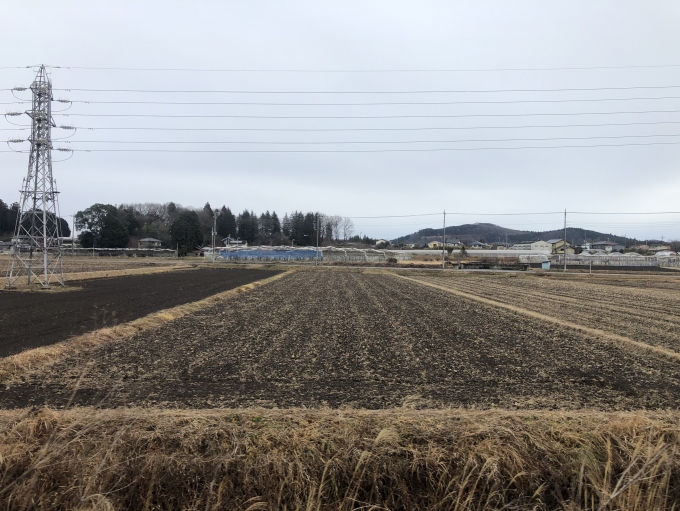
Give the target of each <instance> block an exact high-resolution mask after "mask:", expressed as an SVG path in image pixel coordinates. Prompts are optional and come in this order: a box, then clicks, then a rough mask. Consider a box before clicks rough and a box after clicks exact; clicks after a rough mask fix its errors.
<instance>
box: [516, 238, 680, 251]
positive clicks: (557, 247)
mask: <svg viewBox="0 0 680 511" xmlns="http://www.w3.org/2000/svg"><path fill="white" fill-rule="evenodd" d="M576 248H577V247H574V246H572V244H571V243H569V242H568V241H567V242H565V241H564V240H563V239H552V240H548V241H525V242H523V243H517V244H515V245H513V246H511V247H509V249H510V250H533V251H543V252H550V253H551V254H564V252H565V250H566V253H567V254H574V253H576ZM578 248H580V249H581V251H582V252H588V253H591V254H596V253H611V252H622V251H623V250H624V249H625V248H626V247H625V246H623V245H621V244H620V243H615V242H613V241H596V242H594V243H589V242H585V243H583V244H582V245H580V247H578ZM635 248H637V249H639V250H645V251H649V252H656V253H657V254H658V253H663V254H665V253H671V252H670V246H669V245H665V244H653V245H636V246H635Z"/></svg>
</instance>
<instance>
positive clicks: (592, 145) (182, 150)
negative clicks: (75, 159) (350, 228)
mask: <svg viewBox="0 0 680 511" xmlns="http://www.w3.org/2000/svg"><path fill="white" fill-rule="evenodd" d="M677 144H680V142H645V143H626V144H591V145H557V146H516V147H442V148H422V149H421V148H418V149H349V150H348V149H337V150H335V149H299V150H298V149H294V150H293V149H267V150H263V149H253V150H247V149H243V150H241V149H70V150H72V151H77V152H86V153H99V152H109V153H123V152H130V153H132V152H137V153H397V152H450V151H488V150H502V151H504V150H517V149H588V148H598V147H630V146H654V145H656V146H658V145H677Z"/></svg>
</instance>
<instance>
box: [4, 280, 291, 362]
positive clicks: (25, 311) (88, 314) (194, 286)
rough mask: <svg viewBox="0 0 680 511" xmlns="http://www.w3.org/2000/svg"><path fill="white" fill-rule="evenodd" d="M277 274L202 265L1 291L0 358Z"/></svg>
mask: <svg viewBox="0 0 680 511" xmlns="http://www.w3.org/2000/svg"><path fill="white" fill-rule="evenodd" d="M277 273H280V272H278V271H271V270H252V269H224V268H215V269H212V268H206V269H197V270H189V271H174V272H167V273H156V274H150V275H131V276H125V277H114V278H103V279H93V280H82V281H71V282H69V284H70V285H72V286H77V287H79V288H82V289H80V290H78V291H74V292H70V293H50V292H29V293H26V292H16V291H3V292H0V339H2V342H0V357H6V356H8V355H13V354H15V353H19V352H21V351H23V350H26V349H30V348H37V347H39V346H46V345H49V344H54V343H56V342H59V341H63V340H65V339H67V338H68V337H71V336H73V335H78V334H83V333H85V332H89V331H91V330H96V329H98V328H102V327H107V326H114V325H116V324H119V323H125V322H127V321H132V320H134V319H137V318H141V317H143V316H146V315H148V314H151V313H152V312H156V311H159V310H162V309H167V308H169V307H175V306H177V305H181V304H184V303H188V302H193V301H196V300H201V299H203V298H206V297H208V296H211V295H214V294H217V293H220V292H222V291H227V290H229V289H233V288H235V287H238V286H242V285H244V284H248V283H250V282H254V281H256V280H260V279H263V278H267V277H271V276H273V275H276V274H277Z"/></svg>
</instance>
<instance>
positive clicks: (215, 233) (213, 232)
mask: <svg viewBox="0 0 680 511" xmlns="http://www.w3.org/2000/svg"><path fill="white" fill-rule="evenodd" d="M216 235H217V212H216V211H213V228H212V261H213V263H214V262H215V260H216V259H217V258H216V257H215V236H216Z"/></svg>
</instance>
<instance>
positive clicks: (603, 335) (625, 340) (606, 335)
mask: <svg viewBox="0 0 680 511" xmlns="http://www.w3.org/2000/svg"><path fill="white" fill-rule="evenodd" d="M389 274H390V275H393V276H395V277H398V278H401V279H405V280H408V281H411V282H415V283H417V284H420V285H422V286H427V287H431V288H434V289H438V290H440V291H445V292H447V293H451V294H454V295H456V296H460V297H462V298H468V299H470V300H474V301H477V302H480V303H484V304H486V305H491V306H493V307H498V308H501V309H506V310H509V311H512V312H515V313H517V314H522V315H524V316H529V317H531V318H534V319H539V320H542V321H547V322H550V323H554V324H557V325H560V326H564V327H567V328H572V329H574V330H578V331H581V332H584V333H587V334H589V335H592V336H594V337H595V338H600V339H606V340H608V341H613V342H616V343H622V344H624V345H628V346H629V347H634V348H638V349H642V350H647V351H653V352H655V353H658V354H661V355H665V356H667V357H669V358H672V359H674V360H680V353H677V352H675V351H672V350H670V349H666V348H663V347H660V346H652V345H650V344H646V343H643V342H639V341H635V340H633V339H630V338H629V337H624V336H622V335H617V334H613V333H611V332H606V331H604V330H600V329H597V328H592V327H587V326H584V325H579V324H576V323H572V322H570V321H565V320H563V319H559V318H555V317H553V316H548V315H546V314H541V313H539V312H535V311H531V310H527V309H523V308H521V307H516V306H514V305H510V304H506V303H502V302H498V301H496V300H491V299H489V298H484V297H481V296H477V295H474V294H470V293H464V292H462V291H458V290H455V289H451V288H449V287H446V286H440V285H438V284H433V283H431V282H425V281H422V280H418V279H414V278H412V277H406V276H404V275H399V274H396V273H391V272H390V273H389Z"/></svg>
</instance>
